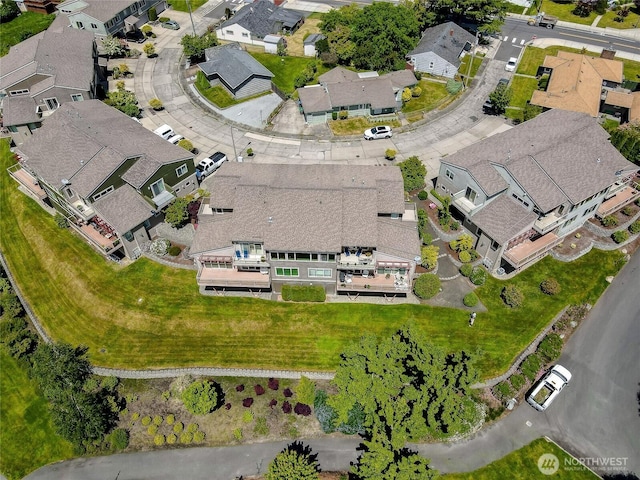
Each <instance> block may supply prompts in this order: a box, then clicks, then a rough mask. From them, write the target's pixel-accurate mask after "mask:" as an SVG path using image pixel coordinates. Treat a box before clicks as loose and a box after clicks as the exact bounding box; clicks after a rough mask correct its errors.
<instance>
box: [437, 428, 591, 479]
mask: <svg viewBox="0 0 640 480" xmlns="http://www.w3.org/2000/svg"><path fill="white" fill-rule="evenodd" d="M545 453H551V454H553V455H555V456H556V457H557V458H558V460H559V469H558V471H557V472H556V473H554V474H552V475H549V476H548V478H553V479H554V480H556V479H557V480H564V479H566V480H596V479H597V478H600V477H598V476H597V475H595V474H593V473H592V472H591V471H589V470H587V469H586V468H584V467H582V466H579V465H577V464H576V463H577V462H576V461H575V460H574V461H573V462H571V459H572V458H573V457H572V456H571V455H569V454H567V453H566V452H565V451H564V450H562V449H561V448H559V447H558V446H557V445H556V444H555V443H552V442H548V441H547V440H545V439H544V438H539V439H538V440H534V441H533V442H531V443H530V444H529V445H527V446H526V447H522V448H521V449H520V450H516V451H515V452H511V453H510V454H509V455H507V456H506V457H503V458H501V459H500V460H498V461H495V462H493V463H490V464H489V465H487V466H486V467H483V468H480V469H478V470H475V471H473V472H469V473H452V474H446V475H442V477H441V478H442V480H501V479H503V478H509V479H512V480H530V479H533V478H547V475H543V474H542V473H541V472H540V470H539V469H538V459H539V458H540V457H541V456H542V455H543V454H545ZM565 460H566V461H567V463H568V465H567V466H565Z"/></svg>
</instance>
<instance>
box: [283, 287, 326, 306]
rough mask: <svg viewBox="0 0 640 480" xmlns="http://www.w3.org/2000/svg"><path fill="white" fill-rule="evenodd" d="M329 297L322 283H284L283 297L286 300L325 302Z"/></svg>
mask: <svg viewBox="0 0 640 480" xmlns="http://www.w3.org/2000/svg"><path fill="white" fill-rule="evenodd" d="M326 297H327V294H326V292H325V291H324V287H322V286H321V285H283V286H282V299H283V300H284V301H285V302H324V301H325V299H326Z"/></svg>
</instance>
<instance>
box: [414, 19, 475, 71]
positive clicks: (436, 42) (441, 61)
mask: <svg viewBox="0 0 640 480" xmlns="http://www.w3.org/2000/svg"><path fill="white" fill-rule="evenodd" d="M474 43H475V37H474V36H473V35H471V34H470V33H469V32H467V31H466V30H465V29H463V28H462V27H460V26H458V25H457V24H456V23H453V22H447V23H442V24H440V25H436V26H434V27H430V28H427V29H426V30H425V31H424V33H423V34H422V38H421V39H420V42H419V43H418V45H417V46H416V48H414V49H413V50H411V51H410V52H409V53H408V54H407V61H408V62H409V64H410V65H411V66H412V67H413V70H414V71H416V72H424V73H430V74H431V75H437V76H441V77H447V78H453V77H454V76H455V74H456V73H458V68H459V67H460V63H461V61H460V59H461V58H462V57H463V56H464V55H465V53H466V52H469V51H470V50H471V48H472V47H473V45H474Z"/></svg>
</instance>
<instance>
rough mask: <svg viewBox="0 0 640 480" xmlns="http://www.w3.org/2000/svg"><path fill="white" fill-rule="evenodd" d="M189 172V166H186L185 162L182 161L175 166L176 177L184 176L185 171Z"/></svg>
mask: <svg viewBox="0 0 640 480" xmlns="http://www.w3.org/2000/svg"><path fill="white" fill-rule="evenodd" d="M188 172H189V167H187V164H186V163H184V164H182V165H180V166H179V167H178V168H176V175H177V176H178V177H183V176H185V175H186V174H187V173H188Z"/></svg>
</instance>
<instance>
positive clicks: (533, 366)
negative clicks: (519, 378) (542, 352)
mask: <svg viewBox="0 0 640 480" xmlns="http://www.w3.org/2000/svg"><path fill="white" fill-rule="evenodd" d="M540 367H542V361H541V360H540V356H539V355H538V354H536V353H532V354H531V355H529V356H528V357H527V358H525V359H524V362H522V363H521V364H520V371H521V372H522V374H523V375H524V376H525V377H527V378H528V379H529V380H531V381H532V382H533V381H534V380H535V379H536V376H537V375H538V371H539V370H540Z"/></svg>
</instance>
